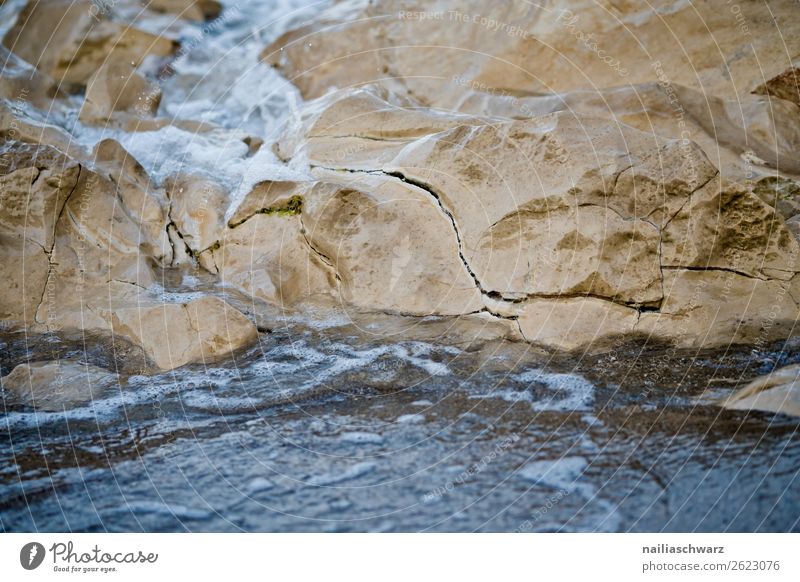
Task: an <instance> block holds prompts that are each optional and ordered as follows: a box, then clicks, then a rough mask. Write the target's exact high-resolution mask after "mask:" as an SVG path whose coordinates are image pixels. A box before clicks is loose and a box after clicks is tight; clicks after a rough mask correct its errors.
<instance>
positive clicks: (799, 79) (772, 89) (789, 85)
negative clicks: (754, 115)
mask: <svg viewBox="0 0 800 582" xmlns="http://www.w3.org/2000/svg"><path fill="white" fill-rule="evenodd" d="M753 93H754V94H756V95H769V96H770V97H777V98H778V99H785V100H786V101H791V102H792V103H794V104H795V105H797V106H800V69H797V68H791V69H787V70H786V71H784V72H783V73H781V74H780V75H777V76H775V77H773V78H772V79H770V80H769V81H767V82H766V83H764V84H763V85H759V86H758V87H756V88H755V89H754V90H753Z"/></svg>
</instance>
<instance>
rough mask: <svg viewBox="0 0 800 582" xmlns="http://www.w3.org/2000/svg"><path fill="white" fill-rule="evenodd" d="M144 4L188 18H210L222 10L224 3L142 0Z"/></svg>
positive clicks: (196, 0)
mask: <svg viewBox="0 0 800 582" xmlns="http://www.w3.org/2000/svg"><path fill="white" fill-rule="evenodd" d="M142 4H144V5H145V6H147V7H148V8H149V9H150V10H153V11H155V12H164V13H167V14H174V15H175V16H177V17H178V18H184V19H186V20H210V19H212V18H216V17H217V16H219V15H220V12H222V4H220V3H219V2H217V1H216V0H142Z"/></svg>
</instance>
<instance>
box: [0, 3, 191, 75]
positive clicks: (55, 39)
mask: <svg viewBox="0 0 800 582" xmlns="http://www.w3.org/2000/svg"><path fill="white" fill-rule="evenodd" d="M3 45H4V46H5V47H6V48H8V49H9V50H11V51H13V52H14V53H16V54H17V55H19V56H20V57H22V58H23V59H25V60H26V61H27V62H29V63H31V64H32V65H34V66H35V67H36V68H37V69H39V70H40V71H42V72H43V73H45V74H47V75H50V76H51V77H52V78H53V79H55V81H56V82H57V83H62V85H61V86H62V87H66V88H68V89H74V88H80V87H81V86H84V85H86V83H87V81H88V80H89V78H90V77H91V76H92V75H94V74H95V72H96V71H97V70H98V69H99V68H100V67H101V66H102V65H103V64H106V63H109V62H124V63H128V64H130V65H132V66H133V67H137V66H139V64H141V62H142V60H143V59H144V58H145V57H147V56H148V55H156V56H161V57H164V56H168V55H170V54H172V53H173V51H174V50H175V49H176V48H177V45H176V43H175V42H173V41H172V40H169V39H166V38H162V37H158V36H155V35H152V34H150V33H147V32H144V31H142V30H138V29H136V28H134V27H132V26H128V25H124V24H121V23H117V22H112V21H110V20H107V19H105V18H99V17H98V16H97V7H96V6H95V5H94V4H93V3H92V2H90V1H88V0H78V1H72V0H32V1H31V2H29V3H28V4H27V5H26V6H25V8H24V9H23V10H22V12H20V14H19V15H18V18H17V22H16V23H15V25H14V26H13V27H12V28H11V30H9V31H8V33H7V34H6V35H5V37H4V38H3Z"/></svg>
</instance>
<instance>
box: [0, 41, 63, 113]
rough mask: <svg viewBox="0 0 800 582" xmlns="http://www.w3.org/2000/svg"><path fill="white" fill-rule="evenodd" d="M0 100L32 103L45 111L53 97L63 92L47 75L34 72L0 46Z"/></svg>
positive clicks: (61, 95)
mask: <svg viewBox="0 0 800 582" xmlns="http://www.w3.org/2000/svg"><path fill="white" fill-rule="evenodd" d="M0 61H2V62H3V67H2V70H0V98H3V99H8V100H9V101H17V102H20V101H21V102H25V103H33V104H34V105H35V106H36V107H38V108H39V109H47V108H48V107H49V105H50V103H51V101H52V100H53V99H54V98H55V97H63V96H64V94H63V92H62V91H61V90H60V89H59V88H58V86H57V85H56V83H55V81H53V79H52V78H50V77H49V76H48V75H45V74H44V73H42V72H40V71H38V70H36V68H35V67H33V66H32V65H30V64H29V63H26V62H25V61H24V60H22V59H21V58H19V57H18V56H17V55H15V54H14V53H12V52H10V51H9V50H8V49H6V48H5V47H4V46H0Z"/></svg>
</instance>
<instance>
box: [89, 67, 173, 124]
mask: <svg viewBox="0 0 800 582" xmlns="http://www.w3.org/2000/svg"><path fill="white" fill-rule="evenodd" d="M160 101H161V89H160V88H159V87H158V86H157V85H155V84H153V83H150V82H149V81H148V80H147V79H145V78H144V77H142V76H141V75H140V74H138V73H137V72H136V70H135V69H134V67H132V66H131V64H130V63H129V62H120V61H114V60H112V61H109V62H107V63H104V64H103V65H102V66H101V67H100V68H99V69H98V70H97V72H96V73H95V74H94V75H92V77H91V78H90V79H89V81H88V82H87V84H86V96H85V97H84V102H83V107H82V108H81V111H80V114H79V115H78V117H79V119H80V120H81V121H82V122H83V123H86V124H89V125H106V124H108V122H109V121H110V120H111V119H112V117H114V116H115V115H116V117H117V118H120V117H121V116H119V115H118V114H120V113H123V114H129V115H133V116H134V117H139V118H147V117H152V116H154V115H155V114H156V112H157V111H158V104H159V102H160Z"/></svg>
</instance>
